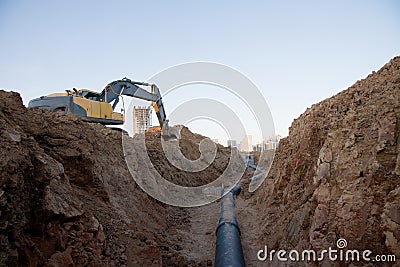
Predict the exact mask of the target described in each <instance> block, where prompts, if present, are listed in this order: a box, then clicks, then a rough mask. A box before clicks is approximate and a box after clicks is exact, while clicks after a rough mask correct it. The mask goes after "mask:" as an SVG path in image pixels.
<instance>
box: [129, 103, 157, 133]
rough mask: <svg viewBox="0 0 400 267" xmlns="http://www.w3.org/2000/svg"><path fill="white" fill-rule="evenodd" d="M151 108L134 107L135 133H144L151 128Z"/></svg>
mask: <svg viewBox="0 0 400 267" xmlns="http://www.w3.org/2000/svg"><path fill="white" fill-rule="evenodd" d="M151 113H152V109H151V106H147V107H133V133H134V134H140V133H144V132H145V131H146V130H147V129H149V128H150V127H151Z"/></svg>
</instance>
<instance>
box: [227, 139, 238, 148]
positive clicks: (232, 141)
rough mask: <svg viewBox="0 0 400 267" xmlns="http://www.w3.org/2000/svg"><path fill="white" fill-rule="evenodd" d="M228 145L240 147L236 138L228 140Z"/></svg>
mask: <svg viewBox="0 0 400 267" xmlns="http://www.w3.org/2000/svg"><path fill="white" fill-rule="evenodd" d="M227 145H228V147H238V145H237V142H236V140H228V142H227Z"/></svg>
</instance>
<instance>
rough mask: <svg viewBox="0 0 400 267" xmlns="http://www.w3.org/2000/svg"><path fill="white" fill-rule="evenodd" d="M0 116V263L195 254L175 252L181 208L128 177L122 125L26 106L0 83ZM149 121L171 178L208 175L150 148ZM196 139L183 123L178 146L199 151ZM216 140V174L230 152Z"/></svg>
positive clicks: (127, 260)
mask: <svg viewBox="0 0 400 267" xmlns="http://www.w3.org/2000/svg"><path fill="white" fill-rule="evenodd" d="M0 126H1V142H0V154H1V159H2V160H1V163H0V188H1V189H0V211H1V216H0V247H1V249H0V265H1V266H25V265H26V266H37V265H47V266H86V265H89V266H124V265H128V266H138V265H139V264H141V265H143V266H160V265H165V266H167V265H168V266H171V265H185V264H191V265H197V264H198V263H201V262H193V261H190V259H187V258H186V257H185V256H184V255H182V252H181V250H182V248H181V245H180V244H181V243H182V236H180V232H179V231H177V229H178V228H179V229H181V230H182V229H186V228H187V227H189V219H190V217H189V215H188V211H187V210H184V209H181V208H175V207H170V206H167V205H164V204H162V203H160V202H157V201H155V200H154V199H152V198H150V197H148V196H147V194H146V193H144V192H143V191H142V190H141V189H140V188H139V187H138V186H137V185H136V183H135V182H134V181H133V179H132V177H131V175H130V173H129V171H128V168H127V166H126V164H125V160H124V154H123V150H122V146H121V133H119V132H116V131H113V130H111V129H108V128H106V127H104V126H102V125H99V124H94V123H86V122H83V121H81V120H79V119H77V118H75V117H73V116H62V115H59V114H56V113H51V112H49V111H46V110H39V109H30V110H27V109H26V108H25V107H24V106H23V104H22V101H21V98H20V96H19V95H18V94H17V93H12V92H4V91H0ZM152 131H153V132H152V134H153V135H151V132H149V133H148V134H147V136H146V138H147V139H148V140H149V144H148V145H147V146H148V149H149V155H150V157H151V158H152V160H153V161H154V164H155V166H156V167H157V168H158V169H159V170H162V171H163V172H164V173H166V174H167V177H169V178H170V179H171V181H173V182H176V183H181V184H185V185H188V186H193V185H197V184H203V183H207V182H208V181H209V179H212V178H213V176H212V175H211V176H208V177H207V179H204V178H203V180H202V179H201V176H199V175H188V174H184V173H183V174H182V173H179V172H178V171H177V170H175V169H174V168H173V166H172V167H171V166H170V165H168V164H167V163H166V162H165V159H164V158H162V157H161V158H158V157H159V154H158V153H159V151H160V148H159V147H158V146H159V143H157V142H158V141H157V140H158V138H159V130H158V131H157V129H152ZM200 139H203V137H201V136H199V135H195V134H192V133H191V132H190V131H189V130H188V129H186V128H184V129H183V131H182V140H181V147H182V151H183V153H184V154H185V155H187V156H188V157H189V158H192V159H195V158H196V157H198V153H199V151H198V149H197V148H196V145H197V143H196V142H199V141H201V140H200ZM196 149H197V150H196ZM218 149H219V151H220V152H219V153H218V159H217V160H216V163H215V164H216V165H213V166H212V167H211V170H210V172H211V173H213V172H214V173H215V175H217V174H218V173H219V172H220V171H221V168H223V167H224V166H225V164H226V163H225V161H226V159H227V157H228V151H225V150H224V149H223V148H221V147H219V148H218ZM157 160H158V161H159V162H157ZM204 260H205V262H207V260H209V262H210V260H211V259H204ZM211 262H212V261H211Z"/></svg>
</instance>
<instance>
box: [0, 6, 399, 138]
mask: <svg viewBox="0 0 400 267" xmlns="http://www.w3.org/2000/svg"><path fill="white" fill-rule="evenodd" d="M399 14H400V2H399V1H331V2H327V1H183V0H182V1H18V0H16V1H13V0H0V37H1V39H0V59H1V60H0V88H4V89H6V90H13V91H17V92H20V93H21V95H22V97H23V100H24V102H25V103H27V101H28V100H29V99H31V98H34V97H37V96H40V95H45V94H48V93H51V92H57V91H63V90H64V89H67V88H72V87H78V88H79V87H81V88H90V89H93V90H96V91H97V90H101V89H102V88H103V87H104V86H105V85H106V84H107V83H108V82H110V81H112V80H115V79H119V78H122V77H125V76H127V77H130V78H131V79H134V80H147V79H148V78H150V77H151V76H152V75H154V74H155V73H157V72H159V71H161V70H163V69H165V68H167V67H169V66H172V65H176V64H179V63H184V62H190V61H212V62H218V63H222V64H226V65H228V66H231V67H233V68H235V69H237V70H239V71H241V72H242V73H244V74H245V75H246V76H247V77H249V78H250V79H251V80H252V81H253V82H254V83H255V84H256V85H257V86H258V87H259V89H260V90H261V91H262V93H263V94H264V96H265V97H266V99H267V101H268V103H269V105H270V109H271V111H272V113H273V116H274V120H275V125H276V132H278V133H280V134H282V135H287V133H288V127H289V126H290V124H291V122H292V121H293V119H294V118H296V117H298V116H299V115H300V114H301V113H302V112H304V111H305V109H306V108H307V107H310V106H311V105H312V104H313V103H316V102H319V101H321V100H323V99H325V98H327V97H330V96H332V95H334V94H336V93H338V92H340V91H341V90H343V89H345V88H347V87H349V86H350V85H352V84H353V83H354V82H356V81H357V80H359V79H361V78H364V77H365V76H366V75H368V74H369V73H370V72H371V71H373V70H377V69H379V68H380V67H381V66H382V65H383V64H384V63H386V62H387V61H389V60H390V59H391V58H392V57H394V56H395V55H399V54H400V16H399ZM165 104H166V108H167V112H168V109H170V110H171V109H173V108H174V107H173V106H169V104H168V103H165ZM205 128H206V129H205V130H204V131H205V132H203V133H204V134H208V135H210V137H212V138H218V134H217V133H215V135H216V136H212V135H213V133H212V132H207V130H209V128H210V127H205Z"/></svg>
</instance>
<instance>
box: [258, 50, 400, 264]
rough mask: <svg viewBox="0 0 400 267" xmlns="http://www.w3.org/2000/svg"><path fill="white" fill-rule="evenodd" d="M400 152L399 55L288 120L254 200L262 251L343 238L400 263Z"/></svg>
mask: <svg viewBox="0 0 400 267" xmlns="http://www.w3.org/2000/svg"><path fill="white" fill-rule="evenodd" d="M399 150H400V57H396V58H394V59H392V60H391V61H390V62H389V63H387V64H386V65H385V66H383V67H382V68H381V69H380V70H379V71H377V72H373V73H372V74H370V75H369V76H368V77H367V78H366V79H363V80H361V81H358V82H357V83H355V84H354V85H353V86H351V87H350V88H349V89H347V90H345V91H343V92H341V93H339V94H337V95H336V96H334V97H332V98H330V99H327V100H325V101H322V102H320V103H318V104H315V105H313V106H312V107H311V108H309V109H307V110H306V112H305V113H304V114H302V115H301V116H300V117H299V118H298V119H296V120H295V121H294V122H293V124H292V126H291V128H290V134H289V136H288V137H287V138H284V139H282V140H281V141H280V146H279V149H278V151H277V153H276V156H275V159H274V162H273V166H272V169H271V171H270V173H269V175H268V177H267V179H266V181H264V184H263V186H262V187H261V188H260V189H259V190H258V191H257V192H256V195H255V200H253V204H254V205H256V208H258V209H259V211H260V213H261V217H262V218H261V226H259V231H258V235H259V239H258V243H259V248H262V247H263V246H264V245H268V248H269V249H271V250H272V249H285V250H287V251H289V250H291V249H297V250H299V251H302V250H304V249H310V248H311V249H314V250H315V251H321V249H328V248H329V247H332V248H336V241H337V240H338V239H339V238H344V239H346V240H347V248H349V249H359V250H360V251H363V250H366V249H369V250H371V251H372V252H373V255H377V254H395V255H396V256H397V259H399V258H400V219H399V218H400V185H399V181H400V177H399V175H400V156H399ZM255 251H257V250H255ZM254 255H255V253H254ZM319 264H322V265H323V266H331V265H332V262H328V261H326V260H325V261H324V262H322V263H319Z"/></svg>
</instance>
